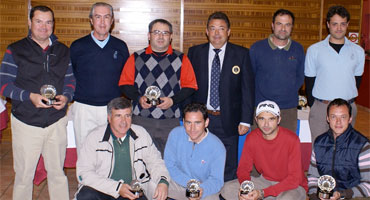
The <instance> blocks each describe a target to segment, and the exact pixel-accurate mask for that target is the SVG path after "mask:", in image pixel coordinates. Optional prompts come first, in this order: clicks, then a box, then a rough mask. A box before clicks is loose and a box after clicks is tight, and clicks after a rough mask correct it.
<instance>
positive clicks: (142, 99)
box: [139, 96, 152, 109]
mask: <svg viewBox="0 0 370 200" xmlns="http://www.w3.org/2000/svg"><path fill="white" fill-rule="evenodd" d="M147 100H148V98H146V96H142V97H140V99H139V103H140V105H141V107H142V108H144V109H148V108H150V107H152V104H149V103H147V102H146V101H147Z"/></svg>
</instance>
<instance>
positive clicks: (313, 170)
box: [307, 150, 320, 195]
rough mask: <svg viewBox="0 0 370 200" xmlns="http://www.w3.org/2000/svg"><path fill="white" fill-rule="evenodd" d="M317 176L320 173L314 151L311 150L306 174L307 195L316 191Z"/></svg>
mask: <svg viewBox="0 0 370 200" xmlns="http://www.w3.org/2000/svg"><path fill="white" fill-rule="evenodd" d="M319 177H320V174H319V171H318V170H317V165H316V155H315V151H314V150H312V153H311V163H310V167H309V168H308V174H307V179H308V194H309V195H310V194H316V193H317V181H318V179H319Z"/></svg>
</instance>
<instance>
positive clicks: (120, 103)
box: [107, 97, 132, 115]
mask: <svg viewBox="0 0 370 200" xmlns="http://www.w3.org/2000/svg"><path fill="white" fill-rule="evenodd" d="M126 108H132V104H131V101H130V100H128V99H126V98H123V97H117V98H114V99H112V100H111V101H110V102H109V103H108V106H107V111H108V115H112V110H113V109H114V110H121V109H126Z"/></svg>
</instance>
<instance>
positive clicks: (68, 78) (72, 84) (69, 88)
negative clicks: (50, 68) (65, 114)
mask: <svg viewBox="0 0 370 200" xmlns="http://www.w3.org/2000/svg"><path fill="white" fill-rule="evenodd" d="M75 88H76V79H75V76H74V75H73V70H72V63H71V62H70V63H69V64H68V69H67V72H66V75H65V76H64V87H63V95H64V96H66V97H68V101H69V102H71V101H72V99H73V94H74V92H75Z"/></svg>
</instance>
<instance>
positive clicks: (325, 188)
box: [317, 175, 335, 199]
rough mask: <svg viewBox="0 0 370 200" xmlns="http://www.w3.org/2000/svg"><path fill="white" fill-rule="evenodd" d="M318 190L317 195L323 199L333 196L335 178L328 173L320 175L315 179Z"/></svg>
mask: <svg viewBox="0 0 370 200" xmlns="http://www.w3.org/2000/svg"><path fill="white" fill-rule="evenodd" d="M317 185H318V186H319V191H318V193H317V196H318V197H319V198H323V199H330V197H331V196H333V189H334V188H335V179H334V178H333V177H332V176H329V175H323V176H320V178H319V180H318V181H317Z"/></svg>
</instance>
